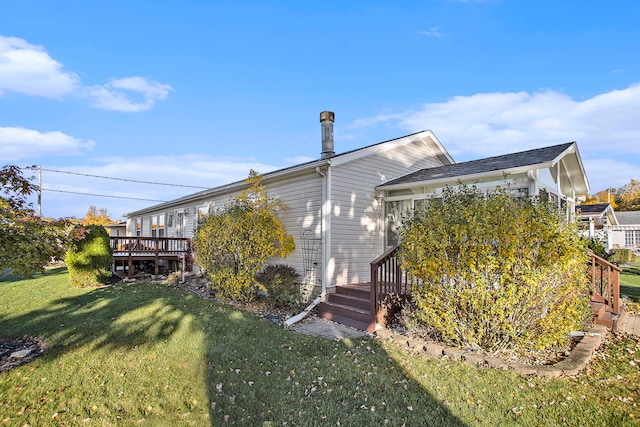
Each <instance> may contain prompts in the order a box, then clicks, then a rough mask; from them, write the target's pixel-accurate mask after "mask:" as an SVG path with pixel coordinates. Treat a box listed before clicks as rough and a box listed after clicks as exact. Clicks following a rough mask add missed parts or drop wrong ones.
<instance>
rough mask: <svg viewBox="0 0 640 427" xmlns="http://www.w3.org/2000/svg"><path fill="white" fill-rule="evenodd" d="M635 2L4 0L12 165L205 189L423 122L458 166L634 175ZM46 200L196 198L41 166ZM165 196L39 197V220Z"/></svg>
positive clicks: (0, 136)
mask: <svg viewBox="0 0 640 427" xmlns="http://www.w3.org/2000/svg"><path fill="white" fill-rule="evenodd" d="M638 22H640V2H636V1H621V0H612V1H609V2H606V3H605V2H602V1H594V0H583V1H545V0H539V1H526V0H521V1H515V0H485V1H473V0H467V1H454V0H424V1H417V0H414V1H375V0H374V1H346V2H345V1H329V0H328V1H323V2H300V1H284V0H282V1H252V2H249V1H233V2H226V1H188V0H183V1H136V2H131V1H117V0H110V1H109V2H104V1H100V2H98V1H90V0H89V1H88V0H83V1H64V2H52V1H46V0H42V1H30V0H4V1H3V2H2V5H1V6H0V166H1V165H4V164H18V165H22V166H24V165H41V166H42V167H43V168H45V169H51V170H64V171H70V172H77V173H84V174H90V175H105V176H112V177H119V178H123V179H133V180H144V181H154V182H170V183H178V184H186V185H194V186H201V187H214V186H217V185H220V184H224V183H228V182H231V181H236V180H239V179H243V178H244V177H246V176H247V174H248V172H249V170H250V169H251V168H253V169H256V170H257V171H259V172H268V171H270V170H273V169H276V168H281V167H285V166H289V165H292V164H296V163H299V162H301V161H307V160H312V159H316V158H318V157H319V156H320V124H319V113H320V112H321V111H323V110H330V111H334V112H335V114H336V122H335V140H336V141H335V148H336V152H338V153H340V152H343V151H348V150H351V149H354V148H359V147H362V146H366V145H369V144H373V143H377V142H380V141H384V140H388V139H393V138H396V137H399V136H403V135H406V134H409V133H412V132H415V131H419V130H423V129H430V130H432V131H433V132H434V133H435V135H436V136H437V137H438V138H439V140H440V141H441V142H442V144H443V145H444V146H445V148H446V149H447V150H448V151H449V152H450V153H451V155H452V156H453V158H454V159H455V160H456V161H464V160H471V159H477V158H482V157H486V156H491V155H497V154H506V153H510V152H515V151H520V150H526V149H531V148H537V147H541V146H545V145H552V144H559V143H564V142H569V141H577V142H578V147H579V150H580V153H581V155H582V158H583V161H584V164H585V168H586V170H587V175H588V177H589V181H590V184H591V187H592V192H596V191H599V190H601V189H605V188H607V187H609V186H612V187H619V186H621V185H623V184H625V183H627V182H628V181H629V180H630V179H631V178H634V179H640V55H638V52H640V25H638ZM43 187H44V188H48V189H52V190H62V191H76V192H83V193H96V194H104V195H111V196H122V197H132V198H136V197H138V198H146V199H153V200H170V199H173V198H175V197H178V196H181V195H185V194H189V193H191V192H193V191H196V190H194V189H188V188H175V187H160V186H152V185H141V184H134V183H130V182H126V181H109V180H104V179H99V178H90V177H84V176H80V175H67V174H60V173H56V172H49V171H45V172H43ZM150 204H153V202H148V201H140V200H126V199H112V198H98V197H89V196H81V195H73V194H67V193H58V192H52V191H45V192H44V193H43V212H42V213H43V215H45V216H50V217H68V216H75V217H83V216H84V214H85V213H86V211H87V209H88V207H89V206H90V205H95V206H97V207H106V208H107V209H108V211H109V212H110V213H111V216H112V217H113V218H118V217H120V216H121V215H123V214H124V213H127V212H130V211H133V210H135V209H139V208H143V207H146V206H149V205H150Z"/></svg>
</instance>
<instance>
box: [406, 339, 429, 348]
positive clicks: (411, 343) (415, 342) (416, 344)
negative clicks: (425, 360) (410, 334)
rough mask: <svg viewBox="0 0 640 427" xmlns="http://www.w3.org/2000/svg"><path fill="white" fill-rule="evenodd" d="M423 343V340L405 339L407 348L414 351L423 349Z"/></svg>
mask: <svg viewBox="0 0 640 427" xmlns="http://www.w3.org/2000/svg"><path fill="white" fill-rule="evenodd" d="M424 344H425V343H424V341H420V340H414V339H408V340H407V347H409V349H411V350H414V351H422V350H424Z"/></svg>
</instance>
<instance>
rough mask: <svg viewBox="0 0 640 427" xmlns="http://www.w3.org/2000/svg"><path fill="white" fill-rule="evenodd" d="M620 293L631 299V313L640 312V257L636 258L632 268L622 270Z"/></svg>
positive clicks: (629, 305) (629, 306)
mask: <svg viewBox="0 0 640 427" xmlns="http://www.w3.org/2000/svg"><path fill="white" fill-rule="evenodd" d="M620 293H621V294H622V295H626V296H628V297H630V298H631V301H629V304H628V308H629V309H630V310H631V311H634V312H638V311H640V257H636V260H635V261H634V263H633V265H632V266H628V267H623V268H622V273H620Z"/></svg>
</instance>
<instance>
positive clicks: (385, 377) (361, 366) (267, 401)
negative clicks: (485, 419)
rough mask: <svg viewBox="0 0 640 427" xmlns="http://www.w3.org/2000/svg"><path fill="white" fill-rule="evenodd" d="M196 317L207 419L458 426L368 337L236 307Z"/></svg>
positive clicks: (215, 422) (254, 422)
mask: <svg viewBox="0 0 640 427" xmlns="http://www.w3.org/2000/svg"><path fill="white" fill-rule="evenodd" d="M202 320H204V322H203V324H204V325H205V330H206V331H207V333H206V337H207V356H206V357H207V360H208V361H209V362H208V369H207V375H208V379H207V384H208V388H209V400H210V402H211V409H210V419H211V421H212V424H213V425H220V424H223V423H224V422H228V423H231V424H238V425H285V424H286V425H372V426H373V425H385V424H389V425H438V426H463V425H465V424H464V423H463V422H462V421H461V420H460V419H459V418H458V417H456V416H455V415H454V414H453V413H451V411H450V410H449V409H448V408H447V407H446V405H444V404H443V403H442V402H441V401H440V400H438V399H437V398H435V397H434V396H433V395H432V394H431V393H430V392H429V391H428V390H426V389H425V388H424V387H423V386H422V385H421V384H420V383H419V382H418V381H416V380H415V379H414V378H413V376H412V375H411V373H409V372H407V371H406V370H405V369H404V367H403V366H401V365H400V364H399V363H398V362H397V361H396V360H395V359H394V358H393V357H392V355H390V354H388V353H387V352H386V350H385V348H384V347H383V346H382V345H381V344H380V343H378V342H376V341H373V340H371V339H366V338H365V339H357V340H341V341H332V340H327V339H322V338H316V337H309V336H304V335H300V334H298V333H296V332H293V331H287V330H284V331H283V330H282V328H281V326H278V325H273V324H271V323H269V322H268V321H266V320H263V319H256V318H255V317H254V316H252V315H248V314H245V313H243V312H241V311H232V312H230V313H229V314H228V316H227V318H226V319H225V320H224V321H220V320H218V321H215V320H214V319H202Z"/></svg>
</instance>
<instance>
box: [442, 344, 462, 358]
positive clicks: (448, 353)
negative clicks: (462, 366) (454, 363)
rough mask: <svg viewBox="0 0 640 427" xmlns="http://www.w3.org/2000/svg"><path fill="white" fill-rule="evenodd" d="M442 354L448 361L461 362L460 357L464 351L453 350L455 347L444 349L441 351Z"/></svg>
mask: <svg viewBox="0 0 640 427" xmlns="http://www.w3.org/2000/svg"><path fill="white" fill-rule="evenodd" d="M442 353H443V354H444V355H445V356H447V357H449V359H451V360H461V359H462V355H463V354H464V353H465V350H462V349H460V348H455V347H445V348H444V349H443V350H442Z"/></svg>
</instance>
